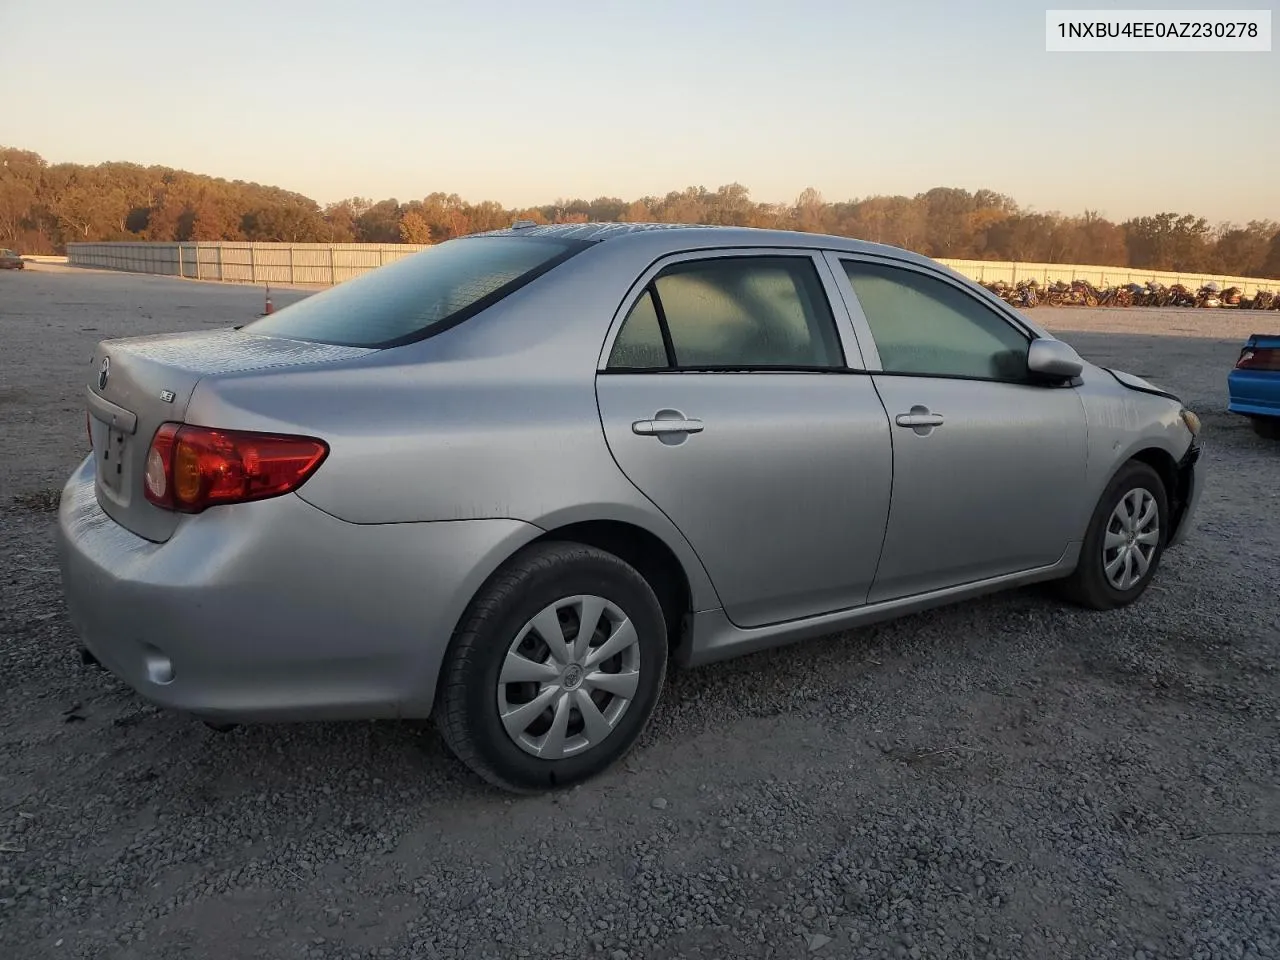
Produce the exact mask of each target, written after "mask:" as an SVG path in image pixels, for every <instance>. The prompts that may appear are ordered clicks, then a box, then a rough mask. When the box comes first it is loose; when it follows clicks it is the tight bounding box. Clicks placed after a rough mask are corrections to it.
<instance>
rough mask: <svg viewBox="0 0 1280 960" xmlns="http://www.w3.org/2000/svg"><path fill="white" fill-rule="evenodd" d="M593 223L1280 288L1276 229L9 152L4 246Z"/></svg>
mask: <svg viewBox="0 0 1280 960" xmlns="http://www.w3.org/2000/svg"><path fill="white" fill-rule="evenodd" d="M517 218H518V219H526V220H533V221H536V222H538V223H551V222H557V223H572V222H584V221H588V220H607V221H615V220H621V221H633V222H635V221H659V222H667V223H715V224H727V225H737V226H751V227H777V228H785V229H793V230H805V231H809V232H818V233H829V234H837V235H841V236H848V237H859V238H861V239H865V240H874V241H877V242H880V243H890V244H894V245H896V246H900V247H906V248H907V249H910V250H915V251H918V252H920V253H923V254H926V255H928V256H932V257H958V258H967V259H975V260H1021V261H1047V262H1050V263H1089V264H1100V265H1104V266H1131V267H1138V268H1147V269H1154V270H1179V271H1188V272H1210V273H1223V274H1232V275H1237V276H1256V277H1272V278H1277V279H1280V224H1277V223H1276V222H1274V221H1270V220H1253V221H1250V222H1249V223H1248V224H1246V225H1243V226H1242V225H1239V224H1231V223H1223V224H1216V225H1211V224H1210V223H1209V222H1208V221H1207V220H1205V219H1204V218H1203V217H1197V216H1194V215H1192V214H1178V213H1160V214H1155V215H1153V216H1147V217H1136V218H1134V219H1131V220H1127V221H1125V222H1123V223H1113V222H1111V221H1109V220H1106V219H1104V218H1102V217H1100V216H1098V215H1097V213H1095V212H1089V211H1086V212H1085V213H1083V214H1080V215H1077V216H1065V215H1062V214H1057V213H1033V212H1030V211H1026V210H1023V209H1021V208H1020V207H1019V206H1018V204H1017V203H1015V202H1014V200H1013V199H1011V198H1010V197H1007V196H1005V195H1004V194H1000V193H996V192H994V191H991V190H978V191H976V192H970V191H968V190H960V189H956V188H953V187H935V188H933V189H932V190H929V191H927V192H925V193H920V194H917V195H916V196H914V197H904V196H893V197H887V196H875V197H867V198H865V199H862V200H847V201H840V202H828V201H826V200H824V199H823V197H822V196H821V194H819V193H818V192H817V191H815V190H813V189H808V190H805V191H804V192H803V193H801V194H800V196H799V197H798V198H797V199H796V202H795V203H793V204H770V203H757V202H756V201H754V200H752V199H751V196H750V193H749V192H748V190H747V188H746V187H744V186H742V185H741V184H737V183H733V184H729V185H727V186H723V187H720V188H719V189H717V190H707V189H705V188H704V187H690V188H688V189H687V190H684V191H673V192H671V193H668V194H667V195H666V196H663V197H642V198H641V199H639V200H634V201H631V202H627V201H625V200H621V199H618V198H615V197H599V198H597V199H595V200H562V201H558V202H556V203H552V204H548V205H546V206H541V207H532V208H528V209H523V210H519V209H511V208H508V207H504V206H503V205H502V204H500V203H496V202H494V201H492V200H486V201H483V202H481V203H469V202H467V201H465V200H463V199H462V198H461V197H459V196H458V195H457V194H452V193H451V194H445V193H432V194H429V195H428V196H426V197H424V198H423V199H421V200H410V201H407V202H403V203H402V202H400V201H398V200H395V199H390V200H380V201H373V200H368V199H364V198H361V197H352V198H351V199H348V200H342V201H340V202H338V203H331V204H329V205H328V206H326V207H321V206H320V205H319V204H317V203H316V202H315V201H314V200H311V199H310V198H309V197H305V196H303V195H302V194H299V193H293V192H291V191H288V190H282V189H280V188H279V187H270V186H263V185H261V184H257V183H245V182H244V181H240V180H235V181H228V180H222V179H219V178H215V177H209V176H204V175H202V174H194V173H188V172H186V171H183V170H171V169H169V168H167V167H144V166H140V165H138V164H133V163H102V164H98V165H96V166H85V165H81V164H74V163H57V164H50V163H47V162H46V161H45V160H44V159H43V158H42V157H40V156H39V155H38V154H36V153H32V152H30V151H27V150H18V149H13V148H5V147H0V245H3V246H7V247H14V248H17V249H18V250H20V251H21V252H24V253H54V252H59V251H62V250H64V249H65V246H66V244H67V243H72V242H75V241H85V240H159V241H174V240H266V241H277V242H294V243H305V242H321V243H336V242H351V241H357V242H366V243H399V242H403V243H439V242H441V241H443V240H448V239H450V238H452V237H457V236H462V235H464V234H468V233H474V232H477V231H481V230H493V229H497V228H500V227H505V226H509V225H510V223H511V221H512V220H513V219H517Z"/></svg>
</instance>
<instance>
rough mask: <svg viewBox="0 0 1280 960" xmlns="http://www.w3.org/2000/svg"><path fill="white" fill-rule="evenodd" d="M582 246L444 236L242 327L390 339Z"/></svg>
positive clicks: (476, 302)
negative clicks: (434, 243)
mask: <svg viewBox="0 0 1280 960" xmlns="http://www.w3.org/2000/svg"><path fill="white" fill-rule="evenodd" d="M581 247H582V244H581V243H580V242H574V241H557V240H548V239H543V238H535V237H476V238H471V239H462V240H450V241H449V242H447V243H442V244H440V245H439V246H437V247H431V248H429V249H427V250H423V251H421V252H420V253H415V254H412V255H410V256H408V257H405V258H404V259H402V260H397V261H396V262H394V263H391V264H388V265H387V266H385V267H379V268H378V269H377V270H374V271H372V272H370V273H366V274H363V275H362V276H358V277H356V278H355V279H353V280H348V281H346V282H345V283H341V284H339V285H338V286H336V287H331V288H330V289H328V290H325V291H324V292H323V293H317V294H314V295H312V296H310V297H307V298H306V299H305V300H300V301H298V302H297V303H294V304H290V305H289V306H288V307H285V308H284V309H283V310H280V311H279V312H277V313H274V314H272V315H271V316H269V317H264V318H263V319H261V320H257V321H255V322H253V323H251V324H248V325H247V326H246V327H245V329H246V330H248V331H251V332H253V333H258V334H263V335H265V336H275V337H288V338H290V339H293V340H313V341H317V342H320V343H341V344H348V345H351V346H359V347H375V346H392V345H394V344H396V343H398V342H399V343H404V342H408V341H410V340H413V339H415V338H417V337H421V336H423V335H425V334H427V333H429V332H430V330H431V328H432V327H433V326H439V325H442V324H447V323H449V322H451V321H457V320H459V319H462V318H464V317H466V316H468V315H470V314H472V313H475V312H477V311H478V310H481V309H484V308H485V307H488V306H490V305H491V304H493V303H495V302H496V301H498V300H500V299H502V297H503V296H505V295H506V294H508V293H510V292H512V291H513V290H515V289H516V288H517V287H519V286H520V285H521V284H523V283H526V282H528V281H529V280H530V279H532V278H533V277H535V276H537V275H538V274H540V273H542V272H545V271H546V270H547V269H549V268H550V267H552V266H555V265H556V264H557V263H559V262H560V260H562V259H564V258H566V257H568V256H570V255H571V254H572V253H573V252H574V251H576V250H578V249H581Z"/></svg>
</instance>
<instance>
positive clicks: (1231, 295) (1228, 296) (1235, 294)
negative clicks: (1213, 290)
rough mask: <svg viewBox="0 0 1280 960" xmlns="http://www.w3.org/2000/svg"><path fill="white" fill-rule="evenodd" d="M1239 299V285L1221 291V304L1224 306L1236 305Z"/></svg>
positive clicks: (1238, 304)
mask: <svg viewBox="0 0 1280 960" xmlns="http://www.w3.org/2000/svg"><path fill="white" fill-rule="evenodd" d="M1241 299H1242V297H1241V295H1240V288H1239V287H1227V289H1225V290H1223V291H1222V305H1223V306H1224V307H1238V306H1240V301H1241Z"/></svg>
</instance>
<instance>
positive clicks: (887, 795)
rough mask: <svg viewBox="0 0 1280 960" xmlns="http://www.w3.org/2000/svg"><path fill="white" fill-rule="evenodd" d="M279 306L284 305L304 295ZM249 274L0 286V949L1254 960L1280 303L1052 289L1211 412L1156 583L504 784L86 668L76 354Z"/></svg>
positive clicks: (747, 694)
mask: <svg viewBox="0 0 1280 960" xmlns="http://www.w3.org/2000/svg"><path fill="white" fill-rule="evenodd" d="M302 295H303V293H302V292H300V291H273V299H274V301H275V303H276V305H277V306H281V305H283V304H284V303H286V302H288V301H289V300H291V299H293V298H296V297H298V296H302ZM261 305H262V291H261V289H246V288H235V287H222V286H217V285H212V284H200V283H195V282H183V281H174V280H167V279H161V278H152V277H135V276H126V275H118V274H109V273H98V272H90V271H76V270H72V269H69V268H61V269H59V268H53V267H33V268H31V269H28V270H26V271H24V272H22V273H17V272H12V273H6V274H0V347H2V349H0V450H3V452H4V456H3V457H0V664H2V666H0V682H2V684H3V690H4V693H5V695H4V696H3V697H2V698H0V743H2V751H3V752H2V753H0V756H2V757H3V762H2V763H0V956H2V957H5V958H13V960H31V958H45V957H77V958H89V957H94V958H99V957H101V958H107V957H110V958H120V960H123V958H142V957H147V958H153V957H156V958H160V957H175V958H176V957H183V958H189V960H201V958H220V960H221V958H240V957H245V958H251V957H253V958H257V957H261V958H352V960H355V958H364V957H421V958H435V957H462V956H468V957H471V956H475V957H532V958H542V957H553V956H572V957H580V956H595V955H599V956H602V957H605V958H609V960H622V958H634V957H676V956H681V957H708V958H723V957H731V956H732V957H809V956H813V957H819V958H822V957H892V958H903V957H910V958H922V957H977V958H985V957H998V958H1012V957H1026V958H1035V960H1041V958H1056V957H1071V958H1086V957H1098V958H1114V957H1120V958H1138V960H1154V958H1166V957H1194V958H1208V957H1213V958H1261V957H1280V739H1278V738H1277V732H1278V731H1280V697H1278V696H1277V688H1278V682H1277V681H1278V674H1277V669H1276V668H1277V662H1278V659H1280V658H1278V657H1277V641H1278V640H1280V594H1278V593H1277V589H1276V579H1275V578H1276V571H1277V570H1278V569H1280V510H1278V509H1277V506H1278V505H1280V494H1278V491H1280V483H1278V480H1280V445H1277V444H1275V443H1274V442H1273V443H1267V442H1264V441H1262V440H1260V439H1257V438H1256V437H1254V435H1253V434H1252V432H1251V431H1250V430H1249V428H1248V426H1247V425H1246V424H1244V423H1243V422H1241V421H1240V420H1239V419H1237V418H1235V417H1231V416H1228V415H1227V414H1225V413H1224V412H1223V411H1224V409H1225V405H1226V385H1225V378H1226V373H1227V370H1228V369H1229V368H1230V366H1231V364H1232V363H1233V362H1234V359H1235V356H1236V353H1237V350H1238V345H1239V342H1240V340H1241V338H1242V337H1243V336H1244V335H1245V334H1247V333H1249V332H1252V330H1253V328H1254V327H1258V328H1263V329H1269V330H1274V329H1276V328H1277V327H1278V326H1280V314H1274V313H1271V314H1261V315H1260V314H1235V313H1233V312H1230V311H1213V312H1210V311H1187V310H1183V311H1150V310H1137V309H1135V310H1127V311H1122V310H1092V311H1086V310H1080V309H1075V310H1073V309H1058V310H1051V309H1048V308H1041V309H1038V310H1036V311H1035V312H1034V316H1035V317H1036V318H1037V319H1039V320H1040V321H1042V322H1044V323H1046V324H1047V325H1048V326H1050V327H1052V328H1053V329H1054V330H1055V331H1057V332H1060V333H1061V335H1063V336H1064V338H1065V339H1067V340H1069V341H1071V342H1072V343H1073V344H1075V345H1076V346H1077V347H1078V348H1079V349H1080V350H1081V351H1082V352H1083V353H1084V354H1085V355H1087V356H1088V357H1090V358H1091V359H1095V360H1101V361H1103V362H1108V363H1111V364H1114V365H1117V366H1120V367H1122V368H1124V369H1127V370H1130V371H1131V372H1134V373H1137V374H1141V375H1144V376H1147V377H1150V378H1152V379H1154V380H1155V381H1156V382H1157V383H1160V384H1162V385H1165V386H1167V387H1169V388H1171V389H1172V390H1174V391H1175V392H1178V393H1180V394H1181V395H1182V396H1183V398H1184V399H1185V400H1186V401H1187V402H1188V404H1189V405H1190V406H1192V407H1193V409H1197V410H1198V411H1199V412H1200V413H1201V415H1202V417H1203V419H1204V422H1205V434H1206V440H1207V452H1206V459H1207V461H1208V466H1209V468H1210V470H1211V479H1210V483H1211V486H1210V487H1209V488H1208V489H1207V491H1206V493H1205V496H1204V499H1203V502H1202V505H1201V513H1200V519H1199V524H1198V531H1197V533H1196V534H1195V535H1194V536H1193V538H1192V539H1191V540H1190V542H1189V543H1188V544H1187V545H1186V546H1185V547H1183V548H1182V549H1181V550H1179V551H1175V552H1173V553H1171V554H1170V555H1169V556H1168V557H1167V558H1166V561H1165V564H1164V566H1163V567H1162V570H1161V573H1160V575H1159V577H1158V578H1157V581H1156V583H1155V584H1154V586H1153V587H1152V588H1151V590H1150V591H1149V592H1148V594H1147V595H1146V597H1145V598H1144V599H1143V600H1142V601H1140V602H1139V603H1138V604H1137V605H1136V606H1134V607H1131V608H1129V609H1127V610H1124V611H1120V612H1116V613H1108V614H1094V613H1087V612H1081V611H1078V610H1075V609H1073V608H1068V607H1065V606H1063V605H1060V604H1059V603H1057V602H1056V601H1054V600H1053V599H1051V598H1049V597H1048V596H1047V595H1046V593H1045V592H1044V591H1043V590H1040V589H1032V590H1025V591H1019V592H1014V593H1010V594H1006V595H1003V596H999V597H995V598H992V599H988V600H984V601H980V602H974V603H967V604H964V605H960V606H956V607H952V608H949V609H945V610H941V611H936V612H933V613H929V614H925V615H920V616H915V617H911V618H909V619H906V620H903V621H900V622H897V623H894V624H889V625H885V626H881V627H877V628H871V629H866V630H861V631H858V632H856V633H851V634H845V635H840V636H833V637H830V638H827V639H823V640H819V641H815V642H812V643H808V644H805V645H802V646H798V647H793V648H789V649H786V650H782V651H776V652H772V653H767V654H761V655H757V656H754V657H750V658H746V659H743V660H739V661H735V662H732V663H729V664H724V665H720V666H714V667H708V668H705V669H703V670H700V671H692V672H683V673H679V674H677V675H675V676H674V677H673V682H672V684H671V687H670V689H669V692H668V694H667V696H666V697H665V700H664V704H663V706H662V708H661V710H660V713H659V715H658V716H657V718H656V720H655V722H654V723H653V725H652V726H651V728H650V731H649V733H648V734H647V735H646V737H645V739H644V741H643V742H642V744H641V746H640V747H639V748H638V749H637V750H636V752H635V753H633V754H632V755H631V757H630V759H629V760H628V762H627V763H626V764H625V766H624V767H622V768H620V769H618V770H616V771H614V772H612V773H611V774H608V775H606V776H605V777H603V778H601V779H599V780H597V781H595V782H593V783H591V784H589V785H586V786H583V787H580V788H578V789H576V790H573V791H571V792H568V793H563V794H559V795H555V796H548V797H539V798H534V799H516V800H512V799H510V798H508V797H507V796H505V795H501V794H498V793H495V792H493V791H491V790H489V789H487V788H485V787H484V786H482V785H481V784H480V783H479V782H478V781H477V780H476V779H475V778H473V777H472V776H470V775H469V774H468V773H467V772H466V771H465V769H464V768H462V767H461V765H460V764H458V763H457V762H455V761H454V760H452V758H450V757H449V756H448V755H447V754H446V753H445V751H444V748H443V747H442V745H441V743H440V741H439V739H438V738H437V736H436V734H435V733H434V731H432V730H431V729H430V728H425V729H424V728H423V727H421V726H419V725H410V724H397V723H365V724H326V725H304V726H294V727H247V728H240V729H237V730H235V731H233V732H232V733H229V734H218V733H215V732H213V731H212V730H210V729H208V728H207V727H205V726H204V725H202V724H199V723H197V722H194V721H192V720H190V719H187V718H185V717H182V716H177V715H173V714H170V713H165V712H159V711H157V710H155V709H153V708H151V707H149V706H147V705H146V704H145V703H144V702H142V701H141V700H139V699H138V698H137V697H136V696H135V695H134V694H133V693H131V692H130V691H129V690H128V689H126V688H125V687H124V686H122V685H121V684H119V683H117V682H116V681H114V680H113V679H111V678H110V677H109V676H108V675H106V674H103V673H101V672H98V671H95V670H93V669H91V668H88V667H84V666H81V665H80V663H79V661H78V659H77V658H76V656H75V654H74V649H75V648H74V638H73V635H72V632H71V629H70V627H69V625H68V623H67V620H66V615H65V611H64V608H63V604H62V600H61V596H60V583H59V578H58V574H57V570H56V562H55V559H54V552H53V534H54V516H55V515H54V513H53V512H52V511H53V502H54V500H56V495H57V491H58V490H59V489H60V488H61V485H62V482H63V480H64V478H65V477H66V475H67V474H68V473H69V472H70V471H71V470H72V468H73V467H74V465H75V463H76V462H77V460H78V459H79V458H80V457H81V456H82V451H83V449H84V447H85V441H84V417H83V412H82V405H81V401H80V392H81V390H82V389H83V386H82V384H83V383H84V378H85V373H84V369H85V368H84V366H83V364H84V363H85V362H86V361H87V359H88V357H89V354H90V351H91V349H92V346H93V344H94V343H95V342H96V341H97V340H99V339H101V338H104V337H112V336H126V335H131V334H142V333H151V332H157V331H166V330H178V329H195V328H201V327H203V326H206V325H226V324H229V323H236V322H242V321H244V320H247V319H249V318H251V317H253V316H254V315H255V314H256V313H257V312H259V311H260V309H261Z"/></svg>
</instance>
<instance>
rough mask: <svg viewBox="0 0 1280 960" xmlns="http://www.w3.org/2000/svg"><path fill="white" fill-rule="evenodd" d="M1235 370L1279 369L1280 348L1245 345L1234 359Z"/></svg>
mask: <svg viewBox="0 0 1280 960" xmlns="http://www.w3.org/2000/svg"><path fill="white" fill-rule="evenodd" d="M1236 369H1237V370H1280V350H1277V349H1276V348H1275V347H1245V348H1244V349H1243V350H1241V351H1240V359H1239V360H1237V361H1236Z"/></svg>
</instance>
